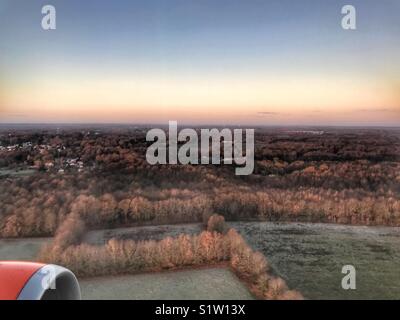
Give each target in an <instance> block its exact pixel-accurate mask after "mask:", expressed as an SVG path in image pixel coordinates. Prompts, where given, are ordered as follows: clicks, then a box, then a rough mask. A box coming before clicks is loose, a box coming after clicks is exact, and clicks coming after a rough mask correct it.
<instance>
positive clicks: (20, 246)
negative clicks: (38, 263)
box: [0, 238, 51, 261]
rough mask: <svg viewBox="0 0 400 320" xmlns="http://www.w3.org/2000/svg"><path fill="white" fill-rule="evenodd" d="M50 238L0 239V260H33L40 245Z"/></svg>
mask: <svg viewBox="0 0 400 320" xmlns="http://www.w3.org/2000/svg"><path fill="white" fill-rule="evenodd" d="M50 240H51V239H47V238H38V239H10V240H4V239H0V260H20V261H32V260H35V258H36V255H37V254H38V252H39V250H40V247H41V246H42V245H43V244H45V243H46V242H47V241H50Z"/></svg>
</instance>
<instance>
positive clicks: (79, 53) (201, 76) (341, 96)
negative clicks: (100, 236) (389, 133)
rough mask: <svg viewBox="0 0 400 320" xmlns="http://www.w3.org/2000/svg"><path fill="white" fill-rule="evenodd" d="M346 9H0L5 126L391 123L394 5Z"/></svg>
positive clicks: (17, 3)
mask: <svg viewBox="0 0 400 320" xmlns="http://www.w3.org/2000/svg"><path fill="white" fill-rule="evenodd" d="M350 2H351V4H352V5H354V6H355V7H356V9H357V30H354V31H346V30H343V29H342V28H341V24H340V22H341V18H342V15H341V8H342V6H343V5H345V4H348V3H350ZM350 2H349V1H341V0H335V1H329V2H328V1H318V0H304V1H298V2H295V3H294V2H293V1H289V0H279V1H278V0H270V1H264V0H218V1H212V0H202V1H195V0H169V1H162V0H149V1H146V2H144V1H115V2H111V1H109V2H99V1H93V0H90V1H85V2H84V3H82V2H80V1H77V0H70V1H59V0H52V1H49V3H50V4H52V5H54V6H55V7H56V9H57V30H54V31H44V30H42V29H41V25H40V23H41V18H42V14H41V8H42V6H43V5H45V4H48V3H47V2H46V3H44V2H43V1H39V0H32V1H23V0H13V1H9V0H0V123H128V122H132V123H167V121H168V120H178V121H179V122H181V123H193V124H196V123H197V124H199V123H201V124H204V123H209V124H254V125H367V126H368V125H371V126H375V125H379V126H399V125H400V63H399V57H400V37H399V34H400V19H399V16H400V3H399V2H398V1H396V0H382V1H374V0H352V1H350Z"/></svg>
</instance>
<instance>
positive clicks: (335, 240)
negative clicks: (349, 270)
mask: <svg viewBox="0 0 400 320" xmlns="http://www.w3.org/2000/svg"><path fill="white" fill-rule="evenodd" d="M230 225H231V226H232V227H234V228H236V229H237V230H238V231H239V232H240V233H241V234H242V235H243V236H244V237H245V238H246V240H247V241H248V242H249V244H250V245H252V246H253V248H254V249H257V250H260V251H262V252H263V253H264V254H265V256H266V257H267V259H268V261H269V263H270V265H271V266H272V268H273V269H274V271H275V272H276V273H277V274H278V275H279V276H280V277H282V278H284V279H285V280H286V281H287V283H288V285H289V287H290V288H292V289H296V290H299V291H301V292H302V294H303V295H304V296H305V298H308V299H400V228H386V227H358V226H343V225H330V224H303V223H281V224H277V223H268V222H266V223H264V222H238V223H231V224H230ZM346 264H351V265H353V266H354V267H355V268H356V271H357V278H356V279H357V290H350V291H345V290H343V289H342V288H341V279H342V277H343V276H344V275H343V274H341V269H342V267H343V266H344V265H346Z"/></svg>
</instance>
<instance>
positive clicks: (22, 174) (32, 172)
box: [0, 169, 37, 177]
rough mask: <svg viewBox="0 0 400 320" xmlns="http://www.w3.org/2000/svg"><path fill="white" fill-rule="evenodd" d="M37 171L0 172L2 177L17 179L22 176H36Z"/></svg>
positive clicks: (12, 170)
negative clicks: (14, 177)
mask: <svg viewBox="0 0 400 320" xmlns="http://www.w3.org/2000/svg"><path fill="white" fill-rule="evenodd" d="M36 172H37V171H36V170H32V169H19V170H15V169H1V170H0V177H1V176H7V175H9V176H16V177H22V176H29V175H32V174H35V173H36Z"/></svg>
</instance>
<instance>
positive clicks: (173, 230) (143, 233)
mask: <svg viewBox="0 0 400 320" xmlns="http://www.w3.org/2000/svg"><path fill="white" fill-rule="evenodd" d="M201 231H202V226H201V224H198V223H197V224H195V223H193V224H179V225H160V226H146V227H134V228H117V229H104V230H95V231H90V232H88V233H87V234H86V235H85V238H84V240H83V242H87V243H89V244H92V245H103V244H105V243H106V242H107V241H108V240H110V239H112V238H115V239H118V240H127V239H129V240H135V241H140V240H162V239H164V238H166V237H178V236H179V235H180V234H182V233H183V234H197V233H200V232H201Z"/></svg>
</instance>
